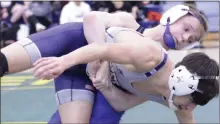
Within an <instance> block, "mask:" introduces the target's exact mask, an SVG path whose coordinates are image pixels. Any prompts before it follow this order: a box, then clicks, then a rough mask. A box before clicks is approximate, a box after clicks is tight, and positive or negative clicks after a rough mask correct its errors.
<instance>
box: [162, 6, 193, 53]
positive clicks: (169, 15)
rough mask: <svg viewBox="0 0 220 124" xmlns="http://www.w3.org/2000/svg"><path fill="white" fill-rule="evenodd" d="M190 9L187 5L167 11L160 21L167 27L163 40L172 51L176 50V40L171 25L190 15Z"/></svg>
mask: <svg viewBox="0 0 220 124" xmlns="http://www.w3.org/2000/svg"><path fill="white" fill-rule="evenodd" d="M188 12H189V7H188V6H185V5H176V6H174V7H172V8H170V9H169V10H167V11H166V12H165V13H164V14H163V15H162V17H161V19H160V24H161V25H164V26H166V30H165V33H164V35H163V39H164V42H165V44H166V45H167V47H168V48H170V49H176V44H175V40H174V38H173V36H172V34H171V32H170V29H169V25H170V24H173V23H174V22H176V21H177V20H178V19H179V18H181V17H183V16H184V15H186V14H188Z"/></svg>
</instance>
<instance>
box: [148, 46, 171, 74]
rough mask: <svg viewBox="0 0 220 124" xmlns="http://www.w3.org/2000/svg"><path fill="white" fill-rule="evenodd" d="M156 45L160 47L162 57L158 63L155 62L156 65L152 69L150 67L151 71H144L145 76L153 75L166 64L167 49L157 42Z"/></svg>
mask: <svg viewBox="0 0 220 124" xmlns="http://www.w3.org/2000/svg"><path fill="white" fill-rule="evenodd" d="M157 44H158V43H157ZM158 45H159V46H160V47H161V49H162V58H163V59H162V60H161V61H160V62H159V64H157V66H156V67H155V68H154V69H152V70H151V71H149V72H146V73H145V75H146V76H147V77H150V76H152V75H154V74H155V73H156V72H158V71H159V70H160V69H161V68H162V67H163V66H164V65H165V64H166V61H167V58H168V55H167V51H166V50H165V49H164V48H163V47H162V46H161V45H160V44H158Z"/></svg>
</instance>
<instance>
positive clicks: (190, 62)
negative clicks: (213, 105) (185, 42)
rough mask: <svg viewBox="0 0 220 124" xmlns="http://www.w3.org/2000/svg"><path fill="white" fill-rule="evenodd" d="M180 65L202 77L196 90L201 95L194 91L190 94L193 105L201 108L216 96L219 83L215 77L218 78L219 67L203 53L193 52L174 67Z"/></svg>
mask: <svg viewBox="0 0 220 124" xmlns="http://www.w3.org/2000/svg"><path fill="white" fill-rule="evenodd" d="M180 65H183V66H185V67H186V68H187V69H188V70H189V71H190V72H191V73H194V74H197V75H198V76H200V77H202V79H199V84H198V90H199V91H202V93H200V92H198V91H195V92H193V93H192V94H191V97H192V99H193V102H194V103H195V104H197V105H201V106H203V105H205V104H207V103H208V102H209V101H210V100H211V99H213V98H214V97H216V96H218V94H219V82H218V80H217V79H216V77H218V76H219V65H218V63H217V62H216V61H215V60H213V59H211V58H209V56H207V55H206V54H205V53H201V52H195V53H192V54H189V55H187V56H185V57H184V58H183V60H182V61H181V62H179V63H177V64H176V66H175V67H178V66H180Z"/></svg>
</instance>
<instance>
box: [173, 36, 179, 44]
mask: <svg viewBox="0 0 220 124" xmlns="http://www.w3.org/2000/svg"><path fill="white" fill-rule="evenodd" d="M173 38H174V40H175V42H176V45H179V41H178V40H177V38H176V37H173Z"/></svg>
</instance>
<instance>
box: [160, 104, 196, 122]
mask: <svg viewBox="0 0 220 124" xmlns="http://www.w3.org/2000/svg"><path fill="white" fill-rule="evenodd" d="M157 103H159V102H157ZM159 104H161V105H164V106H166V107H168V108H169V105H168V103H164V104H162V103H159ZM174 112H175V114H176V117H177V120H178V121H179V123H180V124H195V119H194V116H193V110H185V109H179V110H177V111H174Z"/></svg>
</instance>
